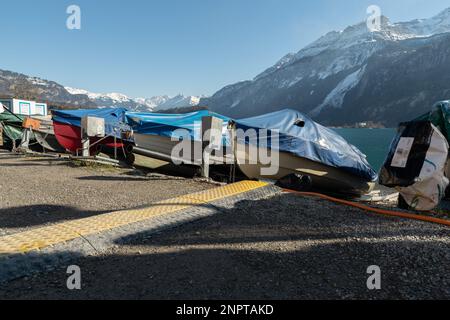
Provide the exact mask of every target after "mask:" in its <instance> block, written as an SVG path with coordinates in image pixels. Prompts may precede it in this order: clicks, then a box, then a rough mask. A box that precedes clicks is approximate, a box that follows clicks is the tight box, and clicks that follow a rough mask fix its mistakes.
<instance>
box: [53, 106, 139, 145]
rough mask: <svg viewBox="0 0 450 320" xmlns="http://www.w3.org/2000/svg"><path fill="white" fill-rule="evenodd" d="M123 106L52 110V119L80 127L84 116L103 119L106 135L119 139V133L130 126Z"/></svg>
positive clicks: (120, 136)
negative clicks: (126, 120) (127, 123)
mask: <svg viewBox="0 0 450 320" xmlns="http://www.w3.org/2000/svg"><path fill="white" fill-rule="evenodd" d="M126 112H127V109H125V108H105V109H80V110H54V111H53V112H52V113H53V121H55V122H59V123H62V124H67V125H72V126H75V127H79V128H80V127H81V119H82V118H83V117H86V116H91V117H97V118H103V119H105V133H106V135H108V136H112V137H116V138H119V139H121V138H122V135H121V133H122V132H123V131H127V130H129V129H130V128H129V127H128V126H127V125H126V122H125V113H126Z"/></svg>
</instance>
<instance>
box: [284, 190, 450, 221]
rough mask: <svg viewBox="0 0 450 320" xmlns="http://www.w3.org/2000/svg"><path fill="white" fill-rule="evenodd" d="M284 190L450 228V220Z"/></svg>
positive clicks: (317, 194) (319, 194) (315, 194)
mask: <svg viewBox="0 0 450 320" xmlns="http://www.w3.org/2000/svg"><path fill="white" fill-rule="evenodd" d="M283 190H284V191H286V192H289V193H293V194H298V195H301V196H312V197H319V198H322V199H325V200H328V201H332V202H335V203H339V204H344V205H348V206H351V207H355V208H358V209H361V210H365V211H369V212H373V213H376V214H381V215H386V216H393V217H400V218H406V219H413V220H420V221H426V222H431V223H436V224H441V225H444V226H447V227H450V220H445V219H439V218H433V217H427V216H421V215H418V214H412V213H405V212H399V211H391V210H384V209H378V208H372V207H369V206H365V205H363V204H360V203H356V202H352V201H348V200H342V199H337V198H333V197H330V196H327V195H324V194H321V193H315V192H299V191H294V190H289V189H283Z"/></svg>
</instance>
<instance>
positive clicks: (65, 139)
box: [52, 108, 132, 157]
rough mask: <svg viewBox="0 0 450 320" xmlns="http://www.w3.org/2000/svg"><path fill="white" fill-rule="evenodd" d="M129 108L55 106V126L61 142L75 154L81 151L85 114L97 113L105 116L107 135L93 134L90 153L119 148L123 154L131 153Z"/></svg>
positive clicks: (92, 115)
mask: <svg viewBox="0 0 450 320" xmlns="http://www.w3.org/2000/svg"><path fill="white" fill-rule="evenodd" d="M126 111H127V109H125V108H104V109H79V110H54V111H53V112H52V114H53V116H52V119H53V128H54V133H55V136H56V139H57V140H58V142H59V144H60V145H61V146H63V147H64V148H65V149H66V150H67V151H69V152H71V153H73V154H81V152H82V142H81V121H82V118H84V117H96V118H102V119H104V120H105V134H106V137H91V138H89V140H90V146H91V148H90V153H91V154H92V155H95V154H97V153H98V152H100V151H101V152H106V153H111V152H112V150H114V149H116V150H119V151H120V155H121V156H125V157H127V156H128V155H130V154H131V148H130V146H131V144H132V141H131V140H129V139H128V138H126V137H125V136H126V133H127V132H129V131H130V127H129V126H128V125H127V124H126V123H125V112H126Z"/></svg>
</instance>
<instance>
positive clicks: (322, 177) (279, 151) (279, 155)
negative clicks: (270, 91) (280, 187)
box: [235, 109, 378, 195]
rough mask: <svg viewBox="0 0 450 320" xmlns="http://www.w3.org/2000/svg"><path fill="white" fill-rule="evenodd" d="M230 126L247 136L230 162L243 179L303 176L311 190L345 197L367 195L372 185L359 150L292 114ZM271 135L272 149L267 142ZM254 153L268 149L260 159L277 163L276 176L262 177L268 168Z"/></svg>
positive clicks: (373, 176) (238, 140)
mask: <svg viewBox="0 0 450 320" xmlns="http://www.w3.org/2000/svg"><path fill="white" fill-rule="evenodd" d="M235 127H236V128H237V129H242V130H244V131H246V132H247V133H248V132H250V134H247V137H239V135H238V136H237V138H236V143H237V148H236V149H237V151H236V152H235V153H236V162H237V164H238V166H239V168H240V169H241V171H242V172H243V173H244V174H245V175H246V176H247V177H248V178H251V179H274V180H279V179H281V178H283V177H286V176H288V175H289V174H300V175H307V176H309V177H310V178H311V180H312V187H313V188H314V189H318V190H323V191H329V192H332V193H340V194H349V195H362V194H367V193H369V192H371V191H372V190H373V188H374V186H375V181H376V180H377V178H378V175H377V173H376V172H375V171H374V170H373V169H372V168H371V166H370V165H369V163H368V162H367V160H366V156H365V155H364V154H363V153H362V152H361V151H359V150H358V149H357V148H356V147H355V146H353V145H351V144H349V143H348V142H347V141H346V140H345V139H344V138H342V137H341V136H340V135H339V134H337V133H336V132H335V131H333V130H331V129H329V128H326V127H323V126H321V125H320V124H318V123H316V122H314V121H313V120H312V119H311V118H309V117H307V116H306V115H304V114H302V113H300V112H298V111H295V110H291V109H285V110H281V111H278V112H273V113H269V114H265V115H261V116H257V117H252V118H247V119H241V120H237V121H236V123H235ZM249 129H253V131H252V130H249ZM261 129H263V131H262V133H261ZM274 131H275V134H276V136H278V141H277V143H276V145H275V144H274V141H273V140H271V136H272V134H273V133H274ZM251 132H253V135H254V136H252V134H251ZM261 140H263V141H261ZM260 148H268V149H270V150H269V152H265V153H264V154H270V157H271V158H272V159H277V161H278V171H277V172H276V173H275V172H274V173H272V172H270V171H271V170H269V173H268V174H264V170H263V169H269V167H270V166H272V165H273V163H271V164H263V163H262V161H261V160H260V158H259V157H258V156H257V157H256V158H255V155H260V154H261V153H260V150H259V149H260Z"/></svg>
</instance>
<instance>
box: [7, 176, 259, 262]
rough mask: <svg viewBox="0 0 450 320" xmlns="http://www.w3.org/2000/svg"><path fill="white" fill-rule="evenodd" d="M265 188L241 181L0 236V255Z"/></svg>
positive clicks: (63, 240)
mask: <svg viewBox="0 0 450 320" xmlns="http://www.w3.org/2000/svg"><path fill="white" fill-rule="evenodd" d="M267 185H268V184H267V183H265V182H259V181H242V182H238V183H234V184H230V185H226V186H223V187H218V188H214V189H210V190H205V191H202V192H198V193H194V194H189V195H184V196H180V197H177V198H173V199H168V200H164V201H160V202H156V203H153V204H151V205H150V206H149V207H146V208H142V209H134V210H125V211H117V212H111V213H107V214H102V215H98V216H93V217H89V218H84V219H79V220H72V221H67V222H62V223H58V224H54V225H51V226H47V227H41V228H36V229H33V230H29V231H24V232H20V233H16V234H11V235H6V236H2V237H0V254H14V253H16V254H17V253H26V252H30V251H34V250H40V249H43V248H46V247H49V246H52V245H55V244H58V243H62V242H66V241H69V240H73V239H77V238H80V237H84V236H89V235H93V234H96V233H100V232H103V231H107V230H111V229H114V228H118V227H122V226H125V225H129V224H132V223H136V222H140V221H143V220H147V219H149V218H152V217H156V216H165V215H169V214H172V213H175V212H177V211H180V210H183V209H187V208H190V207H192V206H199V205H204V204H207V203H210V202H213V201H215V200H219V199H223V198H227V197H231V196H234V195H238V194H241V193H244V192H249V191H252V190H255V189H259V188H262V187H265V186H267Z"/></svg>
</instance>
